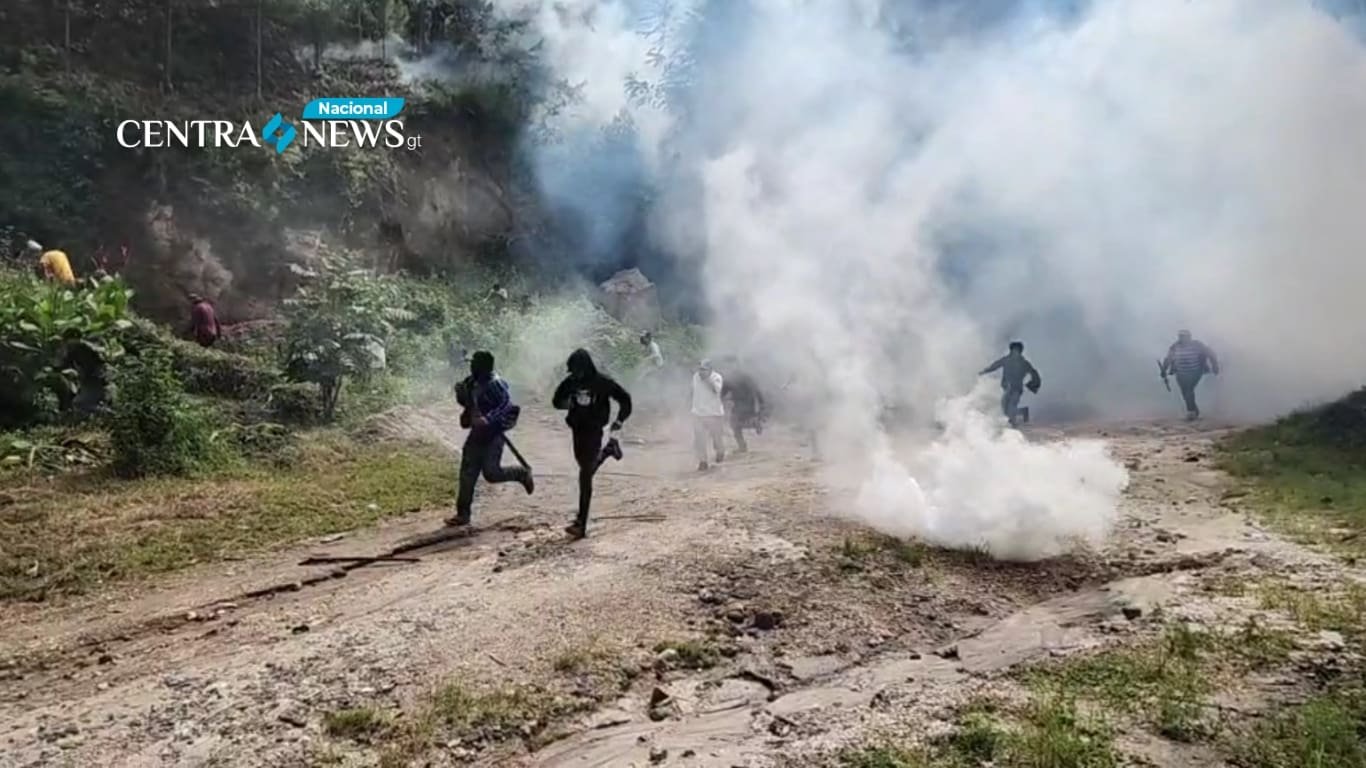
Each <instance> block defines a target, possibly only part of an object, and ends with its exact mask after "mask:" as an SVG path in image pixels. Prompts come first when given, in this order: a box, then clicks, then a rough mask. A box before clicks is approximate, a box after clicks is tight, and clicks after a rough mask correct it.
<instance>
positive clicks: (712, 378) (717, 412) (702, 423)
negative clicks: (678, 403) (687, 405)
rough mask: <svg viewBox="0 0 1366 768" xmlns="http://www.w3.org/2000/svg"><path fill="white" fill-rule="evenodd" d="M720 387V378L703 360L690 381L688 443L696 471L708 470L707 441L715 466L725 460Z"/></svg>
mask: <svg viewBox="0 0 1366 768" xmlns="http://www.w3.org/2000/svg"><path fill="white" fill-rule="evenodd" d="M724 387H725V381H724V380H723V379H722V378H721V374H719V373H717V372H716V371H714V370H712V367H711V361H710V360H703V361H702V362H701V363H700V364H699V365H698V366H697V372H696V373H694V374H693V377H692V421H693V427H692V443H693V453H695V454H696V455H697V469H698V470H699V471H705V470H706V469H707V467H708V466H709V465H708V463H707V439H708V438H711V444H712V447H713V448H714V449H715V451H716V463H717V464H720V463H721V462H723V461H725V460H726V444H725V437H724V435H725V427H726V406H725V404H724V403H723V402H722V401H721V390H722V389H723V388H724Z"/></svg>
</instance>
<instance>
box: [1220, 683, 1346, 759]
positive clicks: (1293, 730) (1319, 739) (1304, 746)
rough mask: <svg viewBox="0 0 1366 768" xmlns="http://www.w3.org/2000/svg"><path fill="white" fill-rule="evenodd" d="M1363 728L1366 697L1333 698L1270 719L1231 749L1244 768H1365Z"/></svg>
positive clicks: (1341, 694) (1339, 694) (1234, 740)
mask: <svg viewBox="0 0 1366 768" xmlns="http://www.w3.org/2000/svg"><path fill="white" fill-rule="evenodd" d="M1363 723H1366V695H1363V693H1362V692H1361V691H1360V690H1355V691H1351V692H1337V693H1330V694H1325V695H1322V696H1318V697H1315V698H1312V699H1310V700H1308V701H1306V702H1304V703H1303V704H1299V705H1296V706H1293V707H1288V708H1285V709H1282V710H1281V711H1279V712H1276V713H1274V714H1272V715H1271V716H1270V717H1268V718H1266V719H1264V720H1263V721H1261V722H1259V723H1258V724H1257V725H1256V726H1254V727H1253V728H1251V729H1247V730H1245V731H1243V732H1240V733H1238V734H1237V736H1236V737H1231V738H1230V739H1229V740H1228V742H1229V743H1228V749H1229V751H1230V753H1231V754H1232V755H1233V757H1234V762H1235V764H1236V765H1239V766H1245V768H1366V739H1363V729H1362V724H1363Z"/></svg>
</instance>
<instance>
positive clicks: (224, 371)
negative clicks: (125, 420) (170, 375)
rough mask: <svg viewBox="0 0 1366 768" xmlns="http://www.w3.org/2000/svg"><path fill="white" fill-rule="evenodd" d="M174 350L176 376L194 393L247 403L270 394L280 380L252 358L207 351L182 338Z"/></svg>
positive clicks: (177, 340) (278, 375)
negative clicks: (254, 398) (247, 400)
mask: <svg viewBox="0 0 1366 768" xmlns="http://www.w3.org/2000/svg"><path fill="white" fill-rule="evenodd" d="M172 350H173V351H174V366H175V371H176V374H178V375H179V376H180V378H181V380H182V381H184V383H185V391H186V392H190V393H191V394H196V395H214V396H216V397H227V398H232V399H234V400H246V399H248V398H252V397H257V396H260V395H263V394H265V393H267V392H269V391H270V388H271V387H272V386H273V385H274V384H275V383H276V382H277V381H279V379H280V374H279V373H277V372H276V371H275V370H274V369H273V368H270V367H269V366H267V365H264V364H262V363H260V362H257V361H256V360H253V359H251V358H250V357H243V356H242V355H233V354H228V353H226V352H219V351H217V350H213V349H205V348H203V347H201V346H199V345H198V344H195V343H194V342H189V341H181V340H179V339H176V340H175V343H174V344H173V345H172Z"/></svg>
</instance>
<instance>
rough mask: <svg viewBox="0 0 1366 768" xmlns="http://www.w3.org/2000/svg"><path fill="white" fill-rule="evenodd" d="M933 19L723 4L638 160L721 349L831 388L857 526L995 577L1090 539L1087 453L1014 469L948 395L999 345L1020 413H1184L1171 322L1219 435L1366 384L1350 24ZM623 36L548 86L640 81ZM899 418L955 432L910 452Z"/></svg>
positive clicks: (1088, 446) (868, 9)
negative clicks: (696, 268)
mask: <svg viewBox="0 0 1366 768" xmlns="http://www.w3.org/2000/svg"><path fill="white" fill-rule="evenodd" d="M737 2H738V0H737ZM741 7H743V8H745V9H746V10H744V11H743V12H741V11H736V9H738V8H741ZM1021 7H1022V8H1023V7H1034V6H1033V5H1031V4H1021ZM707 8H708V12H712V11H714V9H715V5H714V4H709V5H708V6H707ZM942 8H943V4H932V3H915V2H892V0H887V1H886V2H883V3H876V2H871V1H870V2H863V3H859V4H849V3H843V2H835V1H833V0H831V1H829V2H817V1H815V0H805V1H804V0H752V2H749V3H747V4H739V5H736V6H733V7H731V8H730V9H729V10H731V11H733V12H735V15H736V16H737V17H738V18H741V19H742V21H737V22H734V23H733V24H732V25H731V26H729V27H726V28H724V29H721V30H719V31H718V30H717V28H716V27H711V28H707V27H705V25H704V26H703V27H702V28H703V29H704V30H709V31H704V32H702V33H699V34H706V35H713V36H715V37H716V38H717V39H719V40H722V41H723V42H724V45H720V44H712V45H709V46H706V47H705V50H707V51H710V53H709V54H708V55H707V56H706V57H705V58H703V59H701V60H699V61H697V62H694V64H695V67H696V69H697V74H696V86H695V88H694V91H693V92H692V93H691V94H690V96H691V101H690V104H689V105H687V107H686V108H687V110H688V111H687V113H686V114H682V115H673V116H672V118H673V120H672V121H671V122H668V123H666V124H667V125H669V126H671V127H672V129H673V130H674V133H673V134H672V135H670V137H669V138H668V140H667V141H665V142H664V143H663V144H662V145H661V144H660V143H659V141H658V139H657V137H655V136H650V137H649V138H648V140H647V141H643V142H642V151H643V152H646V153H653V152H658V151H660V150H661V149H662V151H664V152H665V153H667V154H668V155H669V162H668V163H655V165H654V166H653V167H656V168H665V167H667V168H668V169H669V170H670V173H671V174H672V175H669V176H665V177H662V178H661V181H662V182H664V183H665V199H664V201H663V202H662V203H661V205H660V206H659V207H658V208H657V210H656V212H655V214H656V217H657V219H658V225H659V233H660V236H661V237H663V238H665V240H666V242H669V243H672V244H675V245H676V246H678V247H686V248H689V249H693V250H696V251H697V252H699V253H700V255H701V259H702V265H703V267H702V268H703V269H704V270H705V275H706V277H707V285H708V287H709V290H710V294H711V299H712V303H713V305H714V306H715V307H716V308H717V310H718V313H719V315H720V317H719V322H718V327H721V328H725V329H726V331H727V333H728V334H729V336H728V337H727V339H726V342H727V346H730V347H733V346H734V345H735V343H736V339H737V337H743V338H746V339H748V340H749V341H750V343H751V347H752V349H751V351H758V352H762V353H763V355H764V357H765V358H766V359H767V360H769V361H770V362H772V363H773V364H774V365H775V366H776V367H777V368H779V369H784V370H785V371H786V372H794V373H799V374H800V375H801V376H802V381H803V384H802V385H801V386H805V387H807V389H808V390H809V391H810V392H816V393H818V394H817V395H816V396H815V397H814V398H808V399H807V401H806V402H808V403H813V402H814V403H820V405H819V406H811V413H809V414H808V415H809V417H810V418H811V420H812V421H813V422H814V423H815V425H816V426H818V427H820V428H821V430H822V433H823V435H827V436H828V444H829V445H830V446H831V449H832V450H830V451H828V452H827V455H830V456H835V457H839V460H838V462H837V463H836V464H835V465H834V466H833V467H832V470H833V474H834V475H836V476H838V478H839V484H840V485H849V484H852V485H853V486H855V487H856V488H858V489H859V492H858V493H856V494H854V496H853V500H854V509H853V512H854V513H855V514H857V515H859V516H860V517H862V518H863V519H866V520H868V521H869V522H870V523H872V524H874V525H877V526H878V527H880V528H882V529H884V530H887V531H888V532H892V533H897V534H907V533H910V534H915V535H918V536H921V537H923V538H925V539H927V540H929V541H933V542H937V543H941V544H945V545H950V546H979V545H984V546H986V547H988V548H989V549H990V551H991V552H992V553H993V554H995V555H997V556H1000V557H1009V558H1013V559H1031V558H1036V557H1044V556H1047V555H1050V554H1055V553H1056V552H1058V551H1060V548H1061V547H1062V546H1065V542H1068V541H1071V540H1074V539H1080V540H1083V541H1092V542H1094V541H1096V540H1097V539H1098V537H1100V536H1102V535H1103V534H1104V532H1105V530H1106V529H1107V528H1108V525H1109V523H1110V521H1111V520H1112V519H1113V515H1114V509H1115V505H1116V502H1117V499H1118V495H1119V493H1120V491H1121V490H1122V488H1123V486H1124V484H1125V482H1126V479H1125V473H1124V471H1123V469H1122V468H1120V467H1118V466H1116V465H1114V463H1113V462H1112V461H1110V460H1109V459H1107V458H1106V457H1105V455H1104V451H1103V450H1102V447H1101V446H1100V445H1099V444H1096V443H1088V442H1066V443H1058V444H1052V445H1035V444H1030V443H1028V442H1026V441H1024V440H1022V439H1021V438H1020V437H1019V436H1018V435H1016V434H1014V433H1010V432H1002V431H1000V430H999V429H997V428H995V426H994V425H993V422H992V421H991V420H989V419H987V418H986V417H985V416H984V415H982V414H983V409H982V408H981V407H980V404H981V399H980V398H979V397H973V398H969V399H967V400H963V399H960V398H961V397H962V395H963V393H964V392H968V391H970V390H972V389H973V387H974V381H973V375H974V373H975V371H976V370H977V369H979V368H981V367H982V366H983V365H984V364H985V363H987V362H989V360H990V359H991V358H993V357H995V356H996V355H997V354H1000V352H1002V351H1003V349H1002V348H1003V347H1004V342H1005V341H1006V340H1008V339H1010V338H1023V339H1024V340H1025V341H1026V343H1027V348H1026V354H1027V356H1029V357H1030V358H1031V359H1032V360H1033V362H1034V363H1035V364H1036V365H1037V366H1038V367H1039V369H1040V370H1041V371H1042V373H1043V377H1044V381H1045V385H1044V392H1043V394H1042V395H1041V397H1040V398H1039V399H1038V400H1037V401H1036V403H1035V405H1036V408H1035V413H1036V415H1046V412H1047V411H1048V410H1050V409H1053V410H1054V411H1058V412H1061V411H1063V410H1064V409H1067V408H1073V409H1077V410H1086V409H1092V410H1099V411H1100V412H1102V413H1103V414H1104V415H1107V416H1114V417H1121V416H1123V417H1133V416H1152V415H1160V414H1171V415H1175V414H1176V413H1179V406H1178V405H1177V403H1176V401H1175V400H1174V399H1173V396H1169V395H1166V393H1165V392H1164V391H1163V390H1162V389H1161V385H1160V384H1159V383H1158V382H1157V381H1156V375H1155V374H1156V371H1155V370H1154V369H1155V363H1154V362H1153V361H1154V358H1156V357H1158V356H1160V355H1162V354H1163V353H1164V352H1165V350H1166V346H1167V345H1168V344H1169V343H1170V342H1171V341H1172V339H1173V336H1174V334H1175V331H1176V329H1177V328H1182V327H1189V328H1191V329H1192V330H1194V331H1195V334H1196V336H1197V337H1198V338H1202V339H1204V340H1205V341H1207V342H1209V343H1210V344H1211V345H1212V346H1213V347H1214V348H1215V349H1216V351H1218V352H1219V353H1220V357H1221V359H1222V362H1223V363H1224V369H1225V374H1224V375H1223V376H1221V377H1220V378H1219V379H1218V380H1215V381H1212V382H1209V383H1206V384H1204V385H1202V389H1201V396H1202V398H1203V400H1204V401H1205V405H1206V406H1207V407H1206V408H1205V410H1206V411H1207V412H1213V413H1216V414H1218V415H1221V416H1224V417H1228V418H1238V419H1255V418H1265V417H1268V416H1271V415H1274V414H1277V413H1281V412H1284V411H1285V410H1288V409H1290V408H1293V407H1296V406H1298V405H1301V404H1304V403H1306V402H1310V401H1315V400H1322V399H1325V398H1329V397H1333V396H1336V395H1338V394H1341V393H1342V392H1343V391H1344V390H1347V389H1350V388H1353V387H1355V386H1357V385H1359V384H1360V383H1361V381H1360V376H1361V373H1360V372H1361V371H1362V370H1366V322H1362V318H1361V314H1362V312H1363V310H1362V308H1361V307H1362V304H1361V302H1360V301H1359V300H1358V298H1357V294H1358V293H1359V291H1358V289H1357V286H1358V285H1359V284H1361V282H1362V280H1363V278H1366V260H1363V259H1362V258H1361V253H1362V251H1363V248H1366V216H1362V215H1360V213H1359V212H1358V208H1359V207H1360V205H1361V203H1360V201H1361V200H1363V199H1366V130H1363V126H1366V49H1363V47H1362V44H1361V42H1360V40H1359V39H1358V38H1357V37H1355V36H1354V34H1353V32H1352V31H1351V29H1350V28H1349V27H1348V26H1346V25H1344V24H1342V23H1340V22H1339V21H1338V20H1337V19H1335V18H1333V17H1331V16H1329V15H1327V14H1325V13H1324V12H1322V11H1321V10H1320V9H1319V8H1317V7H1316V6H1315V5H1314V4H1312V3H1310V2H1309V1H1308V0H1202V1H1201V2H1198V3H1192V2H1188V0H1145V2H1142V3H1130V2H1123V1H1122V0H1098V1H1097V2H1094V3H1092V4H1091V5H1090V6H1089V7H1088V8H1087V9H1086V10H1084V11H1082V12H1079V14H1078V15H1077V16H1075V17H1073V18H1068V19H1062V18H1060V17H1057V16H1048V15H1044V14H1041V13H1033V14H1027V13H1024V12H1023V11H1021V12H1020V13H1018V14H1017V15H1015V16H1013V17H1011V18H1010V19H1009V21H1000V22H999V23H997V24H994V25H991V26H989V27H983V28H982V29H981V30H979V29H977V27H971V28H969V27H968V26H965V24H966V22H962V23H960V21H959V20H958V19H956V18H955V17H954V16H953V15H952V14H948V13H946V12H944V11H943V10H942ZM970 16H971V14H965V16H964V18H968V17H970ZM566 18H568V17H564V16H558V17H557V19H558V22H557V23H560V24H570V25H572V24H573V23H574V22H572V21H565V19H566ZM618 18H620V19H627V18H629V14H620V16H619V17H618ZM907 20H909V22H908V21H907ZM924 20H929V21H931V22H932V23H927V24H923V25H919V24H917V23H915V22H919V21H924ZM998 21H999V19H998ZM898 25H899V27H900V28H901V29H905V30H908V31H907V32H906V33H905V34H899V33H896V32H895V31H894V30H895V29H896V28H898ZM927 30H929V31H928V32H927ZM983 30H985V31H983ZM634 31H635V30H634V29H633V28H632V27H631V26H630V25H629V23H622V24H621V25H619V26H616V27H609V26H607V25H605V23H604V19H603V18H601V17H599V18H597V19H595V22H594V24H593V25H592V26H591V27H589V26H587V25H585V26H583V27H582V28H580V29H579V32H580V33H582V34H584V35H588V36H590V37H591V36H592V35H599V36H602V38H603V40H612V41H614V42H613V43H612V44H606V43H605V42H604V44H602V45H600V46H594V45H591V44H588V43H583V42H581V43H580V44H578V45H576V46H575V47H574V49H573V50H574V51H575V55H574V57H568V58H573V59H574V61H573V62H572V63H571V62H569V60H568V58H562V59H561V60H562V61H563V62H564V63H565V66H572V67H573V68H575V70H576V71H578V72H581V73H582V72H589V71H593V72H600V73H612V72H634V71H640V70H642V69H644V68H645V62H644V61H641V60H636V59H635V58H634V57H637V56H640V55H641V53H640V49H638V48H631V47H630V46H626V45H624V44H622V43H621V42H620V40H622V39H624V36H626V35H629V34H632V33H634ZM556 34H559V35H561V36H563V35H564V31H563V30H562V29H560V30H559V31H557V32H556ZM584 39H588V38H584ZM709 42H712V43H716V42H717V41H716V40H711V41H709ZM595 52H596V53H595ZM595 56H600V57H601V60H594V57H595ZM580 57H583V59H584V60H580ZM603 88H604V91H603V92H604V93H606V92H607V91H608V90H610V89H609V88H608V87H607V86H604V87H603ZM604 98H605V97H604ZM979 391H980V390H979ZM888 401H901V402H905V403H909V404H910V405H911V406H912V407H913V408H914V409H916V410H917V411H918V413H917V414H916V416H917V417H918V420H919V421H921V422H922V423H924V422H928V421H930V420H931V414H930V413H929V411H936V416H937V418H938V420H939V422H940V423H941V424H942V425H943V427H944V431H943V434H942V435H940V436H939V437H938V438H937V439H935V440H933V441H932V442H930V443H928V445H922V446H921V447H920V448H919V449H918V450H914V451H910V452H907V451H904V450H897V449H896V448H895V447H894V441H893V440H892V439H891V437H890V436H889V435H888V434H886V431H885V429H884V427H883V425H882V424H881V423H880V421H879V418H878V405H879V403H881V402H888ZM936 403H938V404H940V405H939V406H938V407H937V408H936V407H935V406H934V404H936ZM969 405H972V406H973V407H969ZM987 410H988V411H989V410H990V409H989V408H987Z"/></svg>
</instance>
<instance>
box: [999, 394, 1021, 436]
mask: <svg viewBox="0 0 1366 768" xmlns="http://www.w3.org/2000/svg"><path fill="white" fill-rule="evenodd" d="M1022 395H1024V390H1023V389H1015V388H1013V387H1012V388H1007V389H1006V391H1005V392H1004V393H1003V394H1002V395H1001V412H1002V413H1004V414H1005V415H1006V419H1008V420H1009V421H1010V426H1012V427H1013V426H1016V425H1017V424H1018V423H1019V419H1020V417H1019V410H1020V397H1021V396H1022Z"/></svg>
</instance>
